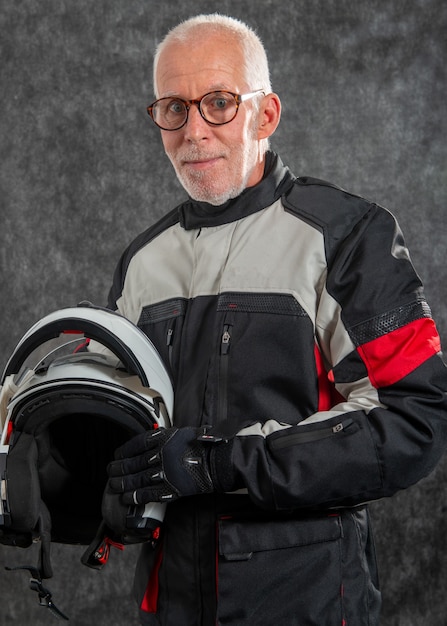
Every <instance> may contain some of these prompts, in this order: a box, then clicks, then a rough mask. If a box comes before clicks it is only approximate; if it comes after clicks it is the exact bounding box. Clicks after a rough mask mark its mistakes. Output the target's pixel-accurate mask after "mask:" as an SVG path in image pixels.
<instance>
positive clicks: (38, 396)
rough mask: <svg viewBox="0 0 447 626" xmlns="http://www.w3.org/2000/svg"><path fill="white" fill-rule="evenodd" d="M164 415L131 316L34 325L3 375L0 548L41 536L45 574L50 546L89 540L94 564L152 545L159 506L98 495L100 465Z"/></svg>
mask: <svg viewBox="0 0 447 626" xmlns="http://www.w3.org/2000/svg"><path fill="white" fill-rule="evenodd" d="M49 348H51V349H50V351H48V350H49ZM172 411H173V390H172V385H171V381H170V378H169V375H168V373H167V371H166V369H165V367H164V365H163V362H162V360H161V358H160V356H159V354H158V352H157V351H156V349H155V348H154V346H153V344H152V343H151V342H150V341H149V339H148V338H147V337H146V335H145V334H144V333H143V332H142V331H140V329H138V328H137V327H136V326H135V325H134V324H132V323H131V322H130V321H129V320H127V319H125V318H124V317H122V316H121V315H119V314H117V313H114V312H112V311H109V310H107V309H102V308H98V307H93V305H91V304H89V303H84V304H81V305H79V306H78V307H72V308H67V309H62V310H59V311H56V312H54V313H51V314H50V315H48V316H46V317H44V318H43V319H41V320H40V321H39V322H38V323H37V324H35V325H34V326H33V327H32V328H30V330H28V332H27V333H26V334H25V335H24V336H23V338H22V339H21V340H20V342H19V343H18V345H17V347H16V349H15V350H14V353H13V354H12V356H11V358H10V359H9V361H8V363H7V365H6V368H5V371H4V374H3V377H2V388H1V394H0V420H1V426H2V436H1V441H0V477H1V492H0V542H2V543H5V544H9V545H19V546H22V547H26V546H27V545H30V544H31V542H32V541H33V540H36V539H39V538H40V539H41V541H42V554H41V556H42V559H41V565H40V574H41V576H42V578H48V577H50V576H51V575H52V572H51V563H50V559H49V544H50V542H51V541H57V542H62V543H73V544H85V545H88V544H90V546H89V548H88V549H87V551H86V553H85V554H84V556H83V558H82V561H83V563H85V564H86V565H89V566H91V567H95V568H99V567H101V566H102V565H103V564H104V562H105V561H106V557H107V556H108V550H109V545H110V544H112V545H113V543H115V542H116V543H134V542H139V541H146V540H148V539H151V538H152V536H153V534H154V532H157V529H158V527H159V526H160V523H161V521H162V520H163V515H164V505H160V504H158V503H154V504H148V505H145V506H131V507H127V506H123V505H122V504H121V501H120V498H119V496H117V495H114V494H111V493H108V492H107V490H106V492H104V491H105V487H106V483H107V473H106V467H107V464H108V463H109V462H110V461H111V460H112V459H113V453H114V451H115V449H116V448H117V447H118V446H120V445H122V444H123V443H124V442H125V441H127V440H128V439H129V438H131V437H132V436H134V435H136V434H138V433H141V432H143V431H144V430H146V429H152V428H157V427H159V426H160V427H167V426H169V425H170V416H171V415H172ZM98 529H99V530H98Z"/></svg>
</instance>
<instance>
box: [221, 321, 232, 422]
mask: <svg viewBox="0 0 447 626" xmlns="http://www.w3.org/2000/svg"><path fill="white" fill-rule="evenodd" d="M231 329H232V324H224V327H223V333H222V336H221V341H220V362H219V400H218V420H219V421H220V420H225V419H226V418H227V414H228V360H229V353H230V346H231Z"/></svg>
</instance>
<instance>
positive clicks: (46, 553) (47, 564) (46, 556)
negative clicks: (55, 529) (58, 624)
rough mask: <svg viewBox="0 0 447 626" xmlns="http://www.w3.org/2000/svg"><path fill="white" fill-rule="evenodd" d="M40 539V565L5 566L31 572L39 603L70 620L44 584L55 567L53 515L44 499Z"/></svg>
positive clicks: (39, 526)
mask: <svg viewBox="0 0 447 626" xmlns="http://www.w3.org/2000/svg"><path fill="white" fill-rule="evenodd" d="M37 531H38V535H37V537H38V539H39V541H40V544H41V546H40V555H39V565H38V567H34V566H32V565H19V566H16V567H5V569H6V570H8V571H10V572H13V571H17V570H25V571H28V572H29V573H30V574H31V578H30V581H29V587H30V589H31V590H32V591H35V592H36V593H37V594H38V596H39V604H40V606H43V607H44V608H47V609H49V611H50V612H51V613H52V614H53V615H54V616H55V617H57V618H58V619H62V620H68V617H67V615H65V613H63V612H62V611H61V610H60V609H58V608H57V606H56V605H55V604H54V602H53V600H52V594H51V592H50V590H49V589H47V588H46V587H44V586H43V584H42V579H43V578H51V577H52V575H53V569H52V567H51V559H50V546H51V516H50V512H49V510H48V508H47V506H46V505H45V503H44V502H43V501H41V508H40V516H39V521H38V524H37Z"/></svg>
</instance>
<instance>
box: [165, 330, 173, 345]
mask: <svg viewBox="0 0 447 626" xmlns="http://www.w3.org/2000/svg"><path fill="white" fill-rule="evenodd" d="M173 335H174V329H173V328H169V329H168V333H167V335H166V345H167V346H168V347H170V346H171V345H172V338H173Z"/></svg>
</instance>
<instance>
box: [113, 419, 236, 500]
mask: <svg viewBox="0 0 447 626" xmlns="http://www.w3.org/2000/svg"><path fill="white" fill-rule="evenodd" d="M222 446H224V447H225V453H224V454H223V455H222V454H221V453H220V454H218V455H216V451H217V450H218V449H220V450H221V452H222V451H223V450H222ZM217 456H219V458H223V457H225V459H226V461H225V465H226V466H228V465H229V463H230V456H231V442H230V441H228V440H225V441H223V440H222V439H220V438H216V437H213V436H211V435H207V434H206V428H205V429H203V428H202V429H197V428H192V427H186V428H159V429H156V430H151V431H149V432H146V433H143V434H141V435H137V436H136V437H134V438H133V439H131V440H130V441H129V442H127V443H126V444H124V445H123V446H121V447H120V448H118V450H117V451H116V453H115V459H116V461H114V462H112V463H110V464H109V467H108V473H109V477H110V478H109V487H110V489H111V490H112V491H114V492H116V493H122V494H123V502H124V503H125V504H145V503H147V502H170V501H172V500H175V499H177V498H180V497H183V496H192V495H197V494H201V493H211V492H212V491H216V490H218V491H221V490H223V489H222V485H221V484H220V481H219V479H218V477H217V473H216V471H215V467H216V461H217ZM227 469H228V468H227ZM224 474H225V476H227V475H228V471H226V472H224Z"/></svg>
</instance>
